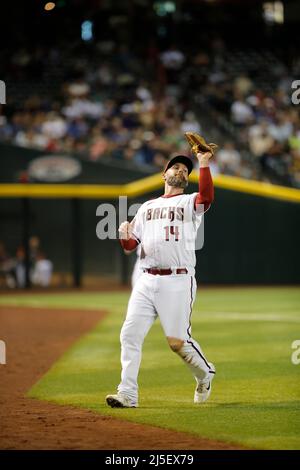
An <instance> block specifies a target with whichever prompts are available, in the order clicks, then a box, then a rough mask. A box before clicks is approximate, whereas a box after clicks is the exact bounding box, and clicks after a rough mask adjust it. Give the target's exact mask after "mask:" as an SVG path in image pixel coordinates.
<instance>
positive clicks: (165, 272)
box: [144, 268, 188, 276]
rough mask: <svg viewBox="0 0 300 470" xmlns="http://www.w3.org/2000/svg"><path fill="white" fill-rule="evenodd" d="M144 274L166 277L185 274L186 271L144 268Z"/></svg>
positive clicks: (181, 269) (182, 269)
mask: <svg viewBox="0 0 300 470" xmlns="http://www.w3.org/2000/svg"><path fill="white" fill-rule="evenodd" d="M144 273H149V274H153V275H154V276H155V275H157V274H158V275H159V276H167V275H168V274H187V273H188V270H187V269H186V268H177V269H171V268H167V269H158V268H145V269H144Z"/></svg>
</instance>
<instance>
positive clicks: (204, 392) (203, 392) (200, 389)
mask: <svg viewBox="0 0 300 470" xmlns="http://www.w3.org/2000/svg"><path fill="white" fill-rule="evenodd" d="M209 366H210V369H211V370H210V371H209V377H208V378H207V379H205V380H202V381H201V382H200V381H198V379H196V380H197V386H196V390H195V394H194V403H204V402H205V401H206V400H208V398H209V396H210V394H211V383H212V381H213V378H214V376H215V373H216V369H215V366H214V365H213V364H212V363H211V362H209Z"/></svg>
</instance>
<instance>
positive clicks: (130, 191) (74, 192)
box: [0, 171, 300, 203]
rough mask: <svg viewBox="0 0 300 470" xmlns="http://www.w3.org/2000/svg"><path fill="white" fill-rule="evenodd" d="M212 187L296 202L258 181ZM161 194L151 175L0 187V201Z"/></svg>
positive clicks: (228, 179)
mask: <svg viewBox="0 0 300 470" xmlns="http://www.w3.org/2000/svg"><path fill="white" fill-rule="evenodd" d="M190 181H191V182H193V183H197V182H198V172H196V171H193V172H192V174H191V175H190ZM214 185H215V187H216V188H221V189H226V190H230V191H237V192H240V193H247V194H252V195H255V196H260V197H267V198H272V199H279V200H282V201H289V202H296V203H299V202H300V190H299V189H295V188H286V187H284V186H278V185H274V184H269V183H262V182H260V181H253V180H245V179H242V178H237V177H235V176H226V175H218V176H215V177H214ZM158 189H161V190H162V191H163V180H162V176H161V174H155V175H151V176H148V177H146V178H142V179H140V180H137V181H133V182H131V183H128V184H123V185H104V184H103V185H94V184H33V183H18V184H0V198H20V197H27V198H37V199H42V198H44V199H63V198H65V199H68V198H79V199H115V198H117V197H119V196H128V197H131V198H133V197H137V196H142V195H144V194H147V193H149V192H153V191H157V190H158Z"/></svg>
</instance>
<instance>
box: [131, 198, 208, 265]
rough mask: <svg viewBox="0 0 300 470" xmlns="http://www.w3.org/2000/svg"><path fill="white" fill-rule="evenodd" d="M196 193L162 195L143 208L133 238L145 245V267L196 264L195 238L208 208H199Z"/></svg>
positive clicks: (142, 263)
mask: <svg viewBox="0 0 300 470" xmlns="http://www.w3.org/2000/svg"><path fill="white" fill-rule="evenodd" d="M196 196H197V193H193V194H178V195H174V196H169V197H166V196H164V197H163V196H161V197H159V198H157V199H153V200H150V201H147V202H145V203H144V204H143V205H142V206H141V207H140V208H139V210H138V212H137V214H136V216H135V218H134V222H133V237H134V238H135V239H136V241H137V242H138V243H140V244H141V254H140V267H141V268H153V267H155V268H180V267H182V268H185V267H186V268H192V269H193V268H194V267H195V264H196V256H195V241H196V237H197V231H198V229H199V227H200V224H201V221H202V216H203V207H204V206H203V205H199V206H197V209H195V207H194V206H195V198H196Z"/></svg>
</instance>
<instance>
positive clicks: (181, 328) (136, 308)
mask: <svg viewBox="0 0 300 470" xmlns="http://www.w3.org/2000/svg"><path fill="white" fill-rule="evenodd" d="M212 155H213V151H211V152H210V151H208V152H206V151H205V152H198V153H197V154H196V156H197V159H198V161H199V166H200V174H199V192H198V193H193V194H184V189H185V188H186V187H187V185H188V177H189V174H190V173H191V171H192V169H193V163H192V160H191V159H190V158H188V157H186V156H184V155H178V156H176V157H174V158H172V159H171V160H170V161H169V162H168V164H167V166H166V168H165V170H164V172H163V179H164V182H165V191H164V195H162V196H160V197H158V198H157V199H152V200H149V201H147V202H145V203H144V204H143V205H142V206H141V207H140V208H139V210H138V212H137V214H136V216H135V218H134V219H133V222H131V223H129V222H123V223H122V224H121V225H120V227H119V233H120V242H121V245H122V247H123V249H125V250H127V251H133V250H135V249H136V247H137V246H140V262H139V263H140V268H141V269H142V274H141V275H140V276H139V278H138V279H137V282H136V283H135V285H134V287H133V290H132V293H131V297H130V299H129V303H128V310H127V315H126V319H125V322H124V324H123V327H122V330H121V335H120V340H121V364H122V373H121V382H120V384H119V386H118V392H117V394H114V395H107V397H106V402H107V404H108V405H109V406H111V407H120V408H136V407H138V384H137V378H138V372H139V368H140V363H141V356H142V345H143V341H144V339H145V337H146V335H147V333H148V332H149V329H150V328H151V326H152V324H153V322H154V320H155V319H156V318H157V317H159V319H160V322H161V325H162V328H163V331H164V334H165V336H166V338H167V341H168V343H169V346H170V348H171V349H172V351H174V352H175V353H177V354H178V355H179V356H180V357H181V358H182V359H183V361H184V362H185V363H186V365H187V366H188V367H189V369H190V370H191V372H192V374H193V375H194V377H195V379H196V390H195V394H194V403H202V402H204V401H206V400H207V399H208V397H209V395H210V393H211V383H212V379H213V377H214V374H215V367H214V365H213V364H212V363H211V362H208V360H207V359H206V357H205V355H204V354H203V351H202V349H201V347H200V346H199V344H198V343H197V342H196V341H195V340H194V339H193V338H192V336H191V313H192V306H193V303H194V300H195V294H196V288H197V285H196V280H195V263H196V256H195V239H196V234H197V229H198V228H199V226H200V223H201V219H202V217H203V213H204V212H205V211H206V210H207V209H208V208H209V207H210V205H211V203H212V201H213V197H214V189H213V182H212V178H211V174H210V169H209V160H210V158H211V156H212ZM191 241H192V243H191ZM191 246H192V248H191Z"/></svg>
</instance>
